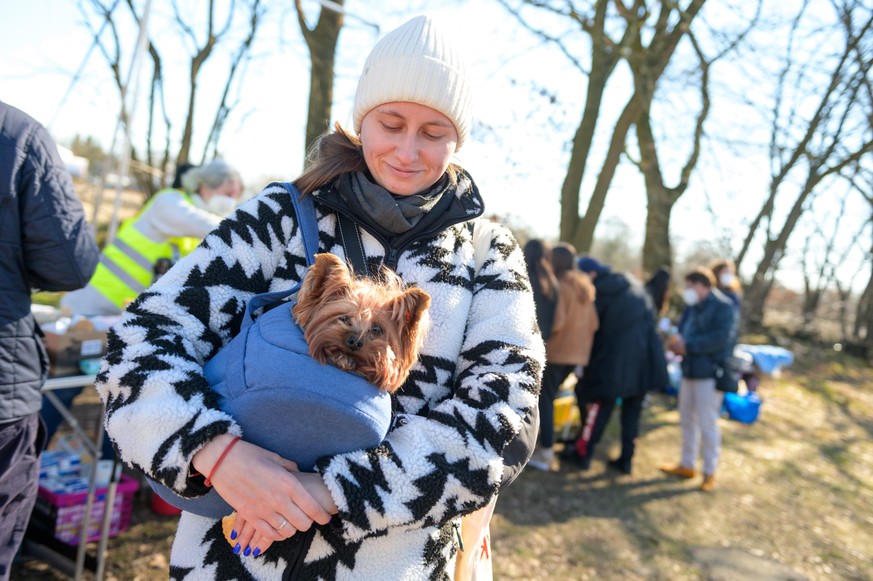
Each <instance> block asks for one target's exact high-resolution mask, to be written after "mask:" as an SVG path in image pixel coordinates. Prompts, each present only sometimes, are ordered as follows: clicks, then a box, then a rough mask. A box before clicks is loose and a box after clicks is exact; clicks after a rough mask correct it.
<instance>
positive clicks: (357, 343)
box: [346, 335, 364, 351]
mask: <svg viewBox="0 0 873 581" xmlns="http://www.w3.org/2000/svg"><path fill="white" fill-rule="evenodd" d="M346 346H347V347H348V348H349V349H351V350H352V351H357V350H358V349H360V348H361V347H363V346H364V342H363V341H362V340H361V338H360V337H356V336H354V335H349V336H348V337H346Z"/></svg>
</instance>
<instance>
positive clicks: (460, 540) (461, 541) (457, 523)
mask: <svg viewBox="0 0 873 581" xmlns="http://www.w3.org/2000/svg"><path fill="white" fill-rule="evenodd" d="M452 529H454V531H455V537H456V538H457V539H458V548H459V549H460V550H461V552H462V553H463V552H464V539H463V538H461V521H460V520H459V519H455V520H454V521H452Z"/></svg>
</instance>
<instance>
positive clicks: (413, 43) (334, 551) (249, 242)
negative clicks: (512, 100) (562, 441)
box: [97, 16, 544, 580]
mask: <svg viewBox="0 0 873 581" xmlns="http://www.w3.org/2000/svg"><path fill="white" fill-rule="evenodd" d="M470 113H471V80H470V78H469V77H468V75H467V73H466V69H465V65H464V63H463V60H462V59H461V56H460V55H459V54H458V52H457V50H456V45H455V43H452V42H451V41H450V40H449V39H448V38H447V37H446V36H445V33H444V32H443V31H442V30H441V29H440V27H439V26H438V25H437V24H436V23H435V22H434V21H433V20H432V19H430V18H428V17H426V16H420V17H417V18H414V19H412V20H410V21H408V22H406V23H405V24H403V25H402V26H400V27H399V28H398V29H396V30H394V31H392V32H390V33H389V34H388V35H386V36H385V37H384V38H383V39H382V40H380V41H379V42H378V43H377V44H376V46H375V47H374V48H373V50H372V52H371V53H370V55H369V57H368V58H367V61H366V64H365V66H364V72H363V73H362V75H361V78H360V80H359V82H358V87H357V92H356V96H355V101H354V131H352V130H349V129H346V128H343V127H342V126H340V125H337V126H336V128H335V130H334V131H332V132H330V133H329V134H327V135H325V136H323V137H322V138H321V139H320V140H319V141H318V143H317V145H316V146H315V148H314V150H313V151H312V152H311V155H310V158H309V162H308V163H307V165H306V167H305V169H304V172H303V174H302V175H301V176H299V177H298V178H297V179H296V180H294V181H293V186H294V188H295V190H296V191H297V192H299V195H302V196H307V197H311V198H312V201H313V202H314V205H315V209H316V215H317V225H318V246H319V248H318V252H332V253H334V254H337V255H339V256H341V257H343V258H346V259H347V260H349V261H350V262H351V263H352V264H356V271H357V272H359V273H360V274H367V273H368V272H369V271H370V270H374V271H375V270H378V269H379V268H380V267H382V266H384V267H387V268H391V269H392V270H394V271H395V272H397V274H399V275H400V277H401V278H402V279H403V280H404V281H405V282H406V283H407V284H410V285H415V286H418V287H420V288H421V289H422V290H424V291H426V292H427V293H428V294H429V295H430V296H431V299H432V302H431V307H430V316H431V320H432V326H431V331H430V332H429V333H428V335H427V337H426V338H425V340H424V343H423V345H422V348H421V352H420V357H419V360H418V363H417V364H416V365H415V366H414V367H413V369H412V372H411V373H410V375H409V378H408V380H407V382H406V383H405V384H404V386H403V387H401V389H400V390H399V391H398V392H396V393H395V394H394V395H392V403H393V406H394V422H393V426H392V428H391V430H390V431H389V433H388V435H387V437H386V439H385V440H384V441H383V442H382V443H381V444H380V445H378V446H376V447H373V448H369V449H364V450H357V451H353V452H348V453H341V454H335V455H329V456H327V457H323V458H321V459H319V460H318V461H317V462H316V466H315V469H316V471H315V472H313V473H300V472H295V465H294V458H282V457H280V456H278V455H276V454H274V453H272V452H269V451H267V450H264V449H262V448H259V447H257V446H255V445H253V444H251V443H250V442H247V441H246V435H245V433H242V431H241V430H240V429H239V427H238V425H237V423H236V422H235V420H234V418H232V417H230V416H229V415H227V414H226V413H224V412H222V411H221V409H220V406H219V405H218V402H217V398H216V397H215V396H214V394H213V393H212V392H211V391H210V390H209V387H208V385H207V382H206V380H205V378H204V376H203V365H204V363H205V362H206V361H207V360H209V359H210V358H211V357H212V356H213V355H215V353H217V352H218V351H219V350H220V349H221V348H222V347H223V346H224V345H226V344H227V343H228V342H229V341H230V340H231V339H232V338H233V337H234V336H235V335H236V334H237V333H238V332H239V328H240V324H241V322H242V320H243V314H244V311H245V308H246V305H247V304H248V301H249V299H250V298H251V297H253V296H255V295H258V294H261V293H264V292H267V291H277V292H278V291H284V290H287V289H289V288H291V287H293V286H294V285H295V284H297V282H298V281H299V280H301V278H302V277H303V276H304V274H305V271H306V264H307V261H306V257H305V253H306V252H305V250H304V242H303V236H302V233H301V228H300V227H299V223H298V220H297V217H296V215H295V213H294V210H293V203H292V201H291V199H290V198H291V195H293V194H289V191H288V190H287V189H286V188H285V186H283V185H282V184H273V185H270V186H267V187H266V188H265V189H264V190H263V191H262V192H261V193H260V194H259V195H258V196H256V197H255V198H253V199H252V200H249V201H248V202H246V203H245V204H243V205H242V206H240V207H239V208H238V209H237V210H236V212H235V213H233V214H232V215H231V216H229V217H228V218H227V219H226V220H224V221H223V222H222V223H221V224H220V225H219V226H218V228H217V229H216V230H215V231H214V232H212V233H211V234H210V235H208V236H207V237H206V239H205V240H204V242H203V244H202V245H201V246H200V247H198V248H197V249H196V250H195V251H194V252H193V253H192V254H191V255H189V256H188V257H186V258H183V259H182V260H181V261H180V262H179V263H178V264H176V265H175V266H174V267H173V268H172V269H171V270H170V271H169V272H168V273H167V274H166V275H164V276H163V277H162V278H161V279H160V280H159V281H158V282H157V283H155V285H154V286H153V287H152V288H150V289H149V290H147V291H146V292H145V293H143V294H142V295H140V296H139V298H137V300H136V301H134V303H133V304H132V305H130V307H128V309H127V311H126V312H125V314H124V315H123V316H122V319H121V321H120V322H119V323H118V324H117V325H115V326H114V327H113V328H112V329H111V330H110V337H109V346H108V349H107V355H106V358H105V360H104V364H103V367H102V369H101V372H100V374H99V376H98V379H97V388H98V391H99V393H100V395H101V397H102V398H103V400H104V401H105V402H106V405H107V416H106V427H107V431H108V433H109V434H110V436H111V437H112V439H113V441H114V443H115V445H116V447H117V449H118V451H119V454H120V456H121V458H122V459H123V460H124V461H125V462H127V463H128V464H130V465H132V466H136V467H137V468H138V469H140V470H141V471H142V472H144V473H145V474H146V475H147V476H148V477H149V478H151V479H154V480H155V481H157V482H160V483H161V484H163V485H165V486H167V487H169V488H170V489H172V490H173V491H174V492H175V493H176V494H178V495H180V496H184V497H188V498H194V497H198V496H201V495H205V494H207V493H208V492H209V490H210V488H209V486H207V484H211V485H212V487H214V489H215V490H216V491H217V492H219V493H220V495H221V496H222V497H223V498H224V500H226V501H227V502H228V504H230V505H231V506H232V507H233V508H234V509H235V510H236V511H237V515H238V516H241V517H242V518H243V519H244V520H245V521H246V522H247V523H249V524H252V525H253V526H254V527H255V529H256V533H255V535H254V536H253V537H251V538H250V539H248V540H246V539H240V538H239V531H231V533H230V537H232V538H236V539H238V542H237V545H236V546H232V545H230V544H228V542H227V541H226V540H225V537H224V533H223V531H222V529H221V523H220V520H217V519H213V518H206V517H202V516H197V515H194V514H191V513H188V512H183V513H182V516H181V518H180V521H179V527H178V529H177V531H176V535H175V540H174V544H173V550H172V554H171V556H170V569H171V577H173V578H175V579H200V578H214V577H215V576H217V575H219V574H220V575H221V576H223V577H226V578H245V579H283V578H297V579H316V578H332V579H354V580H360V579H364V580H366V579H402V578H408V579H413V578H426V577H427V578H451V577H452V576H453V572H452V570H453V567H454V565H455V559H456V555H457V552H458V548H459V542H458V538H459V537H460V531H459V529H460V526H459V525H460V521H461V517H462V516H464V515H468V514H470V513H473V512H475V511H477V510H479V509H481V508H484V507H488V506H489V505H490V504H491V502H492V500H493V499H494V498H495V495H496V494H497V493H498V492H499V490H500V488H501V486H505V484H506V482H507V478H506V475H505V473H504V472H505V470H504V469H505V465H506V464H510V463H511V459H510V457H509V456H508V455H506V449H507V447H508V446H510V442H513V443H514V442H515V441H516V440H515V438H516V435H517V434H519V433H520V432H524V427H525V425H526V423H527V419H528V418H529V417H531V416H532V415H533V414H534V413H535V410H536V409H537V396H538V394H539V390H540V381H541V375H542V369H543V365H544V345H543V341H542V338H541V337H540V335H539V333H538V332H537V331H536V314H535V307H534V301H533V295H532V291H531V287H530V282H529V280H528V277H527V273H526V268H525V264H524V257H523V256H522V252H521V250H520V248H519V246H518V244H517V242H516V241H515V239H514V238H513V236H512V234H511V233H510V231H509V230H508V229H506V228H505V227H503V226H500V225H493V226H492V228H491V229H490V233H489V243H488V244H487V245H485V248H487V254H486V256H485V258H484V260H482V261H481V265H480V264H479V261H478V260H477V257H476V254H477V251H476V250H477V244H476V242H475V241H474V238H475V237H474V230H475V229H476V228H475V226H476V224H477V223H479V222H480V221H479V220H477V219H478V218H479V217H480V216H481V215H482V213H483V211H484V202H483V200H482V197H481V195H480V194H479V190H478V187H477V186H476V184H475V182H474V180H473V178H472V176H471V175H470V174H469V173H468V172H467V171H466V170H465V169H463V168H461V167H460V166H458V165H456V164H454V163H451V158H452V156H453V155H454V153H455V152H456V151H457V150H458V149H459V148H460V147H461V146H462V145H463V144H464V142H465V140H466V139H467V137H468V134H469V130H470V126H471V125H470V123H471V115H470ZM289 324H291V321H290V320H289ZM336 389H342V386H341V385H339V386H337V387H336ZM275 428H276V429H277V430H279V429H282V430H293V429H294V418H293V417H288V418H284V419H283V420H282V421H281V422H277V425H276V426H275ZM535 437H536V431H535V430H534V431H533V437H532V438H531V439H530V441H528V442H522V448H526V449H527V450H528V451H527V452H526V455H525V454H524V453H523V454H522V458H523V460H522V461H520V462H519V463H518V464H517V465H516V466H519V467H523V465H524V462H526V459H527V458H528V457H529V455H530V451H532V449H533V446H534V445H535ZM240 438H241V439H240ZM515 473H517V471H515ZM311 527H315V533H314V534H312V535H311V536H310V538H309V543H311V544H310V545H309V546H308V547H307V548H306V549H305V550H300V546H299V545H295V539H301V538H303V536H302V535H300V534H299V533H300V532H303V531H308V530H310V528H311ZM234 535H236V536H234ZM260 540H263V541H264V543H263V546H259V544H260ZM248 541H251V543H250V542H248ZM264 549H266V551H265V550H264Z"/></svg>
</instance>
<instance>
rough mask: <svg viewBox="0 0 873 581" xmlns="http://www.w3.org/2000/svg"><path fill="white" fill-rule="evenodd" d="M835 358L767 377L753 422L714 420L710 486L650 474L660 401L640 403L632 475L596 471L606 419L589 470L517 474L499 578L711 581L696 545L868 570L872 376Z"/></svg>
mask: <svg viewBox="0 0 873 581" xmlns="http://www.w3.org/2000/svg"><path fill="white" fill-rule="evenodd" d="M798 356H799V357H798V358H799V359H803V358H804V356H805V354H804V353H798ZM841 361H844V360H843V359H840V358H834V359H833V360H832V361H830V362H817V363H814V364H812V365H810V364H806V365H804V364H799V365H797V366H796V368H795V369H793V370H792V373H786V374H785V376H784V377H783V378H781V379H778V380H769V381H767V382H766V383H765V384H764V385H763V387H762V394H763V397H764V398H765V401H764V404H763V406H762V412H761V418H760V420H759V421H758V422H757V423H755V424H752V425H744V424H739V423H737V422H730V421H726V420H723V421H722V424H721V425H722V434H723V439H724V442H723V452H722V461H721V466H720V469H719V474H718V477H719V487H718V489H717V490H716V491H715V492H713V493H711V494H706V493H702V492H700V491H699V490H698V488H697V487H698V486H699V481H697V480H695V481H691V482H680V481H676V480H672V479H667V478H663V477H662V475H661V473H660V471H659V470H658V468H657V467H658V466H659V465H661V464H664V463H673V462H676V461H677V460H678V453H679V449H678V446H679V437H680V436H679V427H678V412H676V411H675V410H673V409H671V406H670V401H669V400H668V399H667V398H666V397H657V398H655V399H653V405H652V406H651V407H650V408H649V409H647V410H646V414H645V416H644V418H645V425H644V428H643V436H642V442H641V444H640V446H639V452H638V454H637V458H636V462H635V465H634V474H633V475H632V476H630V477H627V476H616V475H614V473H612V472H607V471H606V466H605V460H606V457H607V456H608V455H609V454H612V455H617V452H618V444H617V430H616V428H617V426H616V425H615V422H613V424H612V425H611V432H610V434H608V436H607V437H606V441H605V442H604V443H605V444H606V445H605V446H602V448H603V449H602V450H598V454H599V455H601V457H600V459H599V460H595V462H594V463H593V465H592V468H591V470H589V471H588V472H586V473H580V472H574V471H572V470H570V469H568V470H567V471H562V472H560V473H557V474H544V473H539V472H535V471H532V470H527V471H525V473H524V474H522V476H521V477H520V478H519V480H518V481H517V482H516V484H515V485H513V487H512V488H510V489H509V490H508V491H507V492H506V493H505V494H504V495H502V497H501V499H500V501H499V502H498V504H497V510H496V512H497V517H496V518H495V520H494V522H493V529H492V534H493V544H494V551H495V557H494V558H495V568H496V571H495V572H496V575H495V577H496V578H498V579H593V578H597V579H623V580H630V579H671V580H674V579H699V578H710V579H711V578H715V576H714V575H713V574H712V573H711V572H708V570H707V569H706V568H705V567H703V566H701V564H700V562H699V561H700V560H699V559H698V560H695V552H694V550H695V549H696V548H704V547H723V548H731V549H738V550H740V551H742V552H743V553H744V554H747V555H751V556H753V557H762V558H766V559H768V560H772V561H774V562H776V563H781V564H782V565H785V566H787V568H789V569H791V570H793V571H795V572H796V573H798V574H800V575H802V576H803V577H806V578H808V579H822V580H824V579H859V580H860V579H870V578H873V511H871V510H870V507H871V506H873V391H871V385H873V383H871V378H873V373H871V370H870V369H869V368H867V369H865V370H863V371H859V370H858V369H856V368H852V367H847V366H846V365H845V363H841ZM853 364H854V365H856V366H857V365H858V362H857V361H855V362H853ZM801 372H804V373H805V376H803V377H801V376H799V375H798V373H801ZM734 578H735V579H737V578H743V577H734ZM760 578H773V579H776V578H785V577H766V576H762V577H760Z"/></svg>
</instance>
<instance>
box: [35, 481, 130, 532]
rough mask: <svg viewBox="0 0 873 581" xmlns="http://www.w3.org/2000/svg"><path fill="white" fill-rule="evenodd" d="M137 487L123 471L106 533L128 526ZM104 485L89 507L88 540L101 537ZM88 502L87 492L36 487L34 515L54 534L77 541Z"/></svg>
mask: <svg viewBox="0 0 873 581" xmlns="http://www.w3.org/2000/svg"><path fill="white" fill-rule="evenodd" d="M138 489H139V483H138V482H137V481H136V480H135V479H134V478H131V477H130V476H128V475H126V474H122V475H121V480H120V481H119V483H118V486H117V487H116V489H115V503H114V505H113V507H112V521H111V524H110V526H109V536H110V537H114V536H115V535H117V534H118V533H120V532H122V531H126V530H127V529H128V528H130V515H131V513H132V512H133V495H134V494H135V493H136V491H137V490H138ZM106 492H107V489H106V488H98V489H97V492H96V494H95V495H94V504H93V505H92V507H91V522H90V526H89V527H88V540H89V541H96V540H98V539H99V538H100V528H101V527H102V526H103V509H104V507H105V506H106ZM87 502H88V493H87V492H70V493H57V492H52V491H51V490H49V489H47V488H43V487H42V486H40V487H39V494H38V496H37V499H36V506H34V509H33V518H35V519H37V520H38V521H39V522H40V524H41V525H42V526H43V527H45V528H46V529H47V530H48V531H49V532H50V533H51V534H52V535H54V537H55V538H57V539H58V540H60V541H63V542H64V543H67V544H68V545H78V544H79V537H80V535H81V532H82V521H83V520H84V519H85V507H86V503H87Z"/></svg>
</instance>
